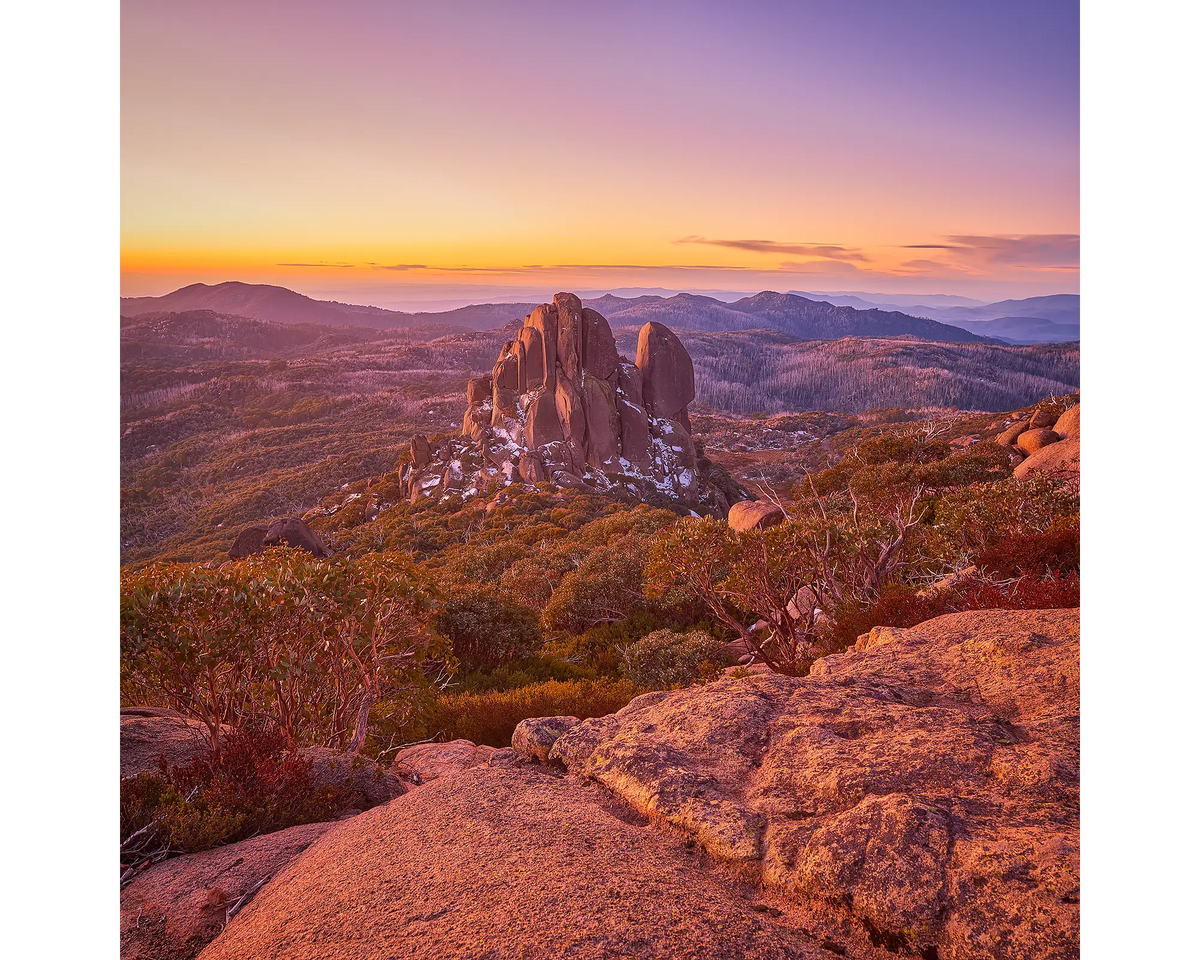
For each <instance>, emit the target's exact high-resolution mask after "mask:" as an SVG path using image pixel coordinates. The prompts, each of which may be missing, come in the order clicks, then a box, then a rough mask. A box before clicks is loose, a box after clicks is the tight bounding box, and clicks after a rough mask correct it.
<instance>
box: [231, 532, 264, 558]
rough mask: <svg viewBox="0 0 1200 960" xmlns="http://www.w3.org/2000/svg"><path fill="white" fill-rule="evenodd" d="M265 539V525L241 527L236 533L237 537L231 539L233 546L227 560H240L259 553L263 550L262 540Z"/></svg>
mask: <svg viewBox="0 0 1200 960" xmlns="http://www.w3.org/2000/svg"><path fill="white" fill-rule="evenodd" d="M266 537H267V525H266V524H265V523H256V524H253V525H251V526H249V527H242V529H241V530H239V531H238V533H237V536H236V537H234V538H233V546H231V547H230V548H229V559H230V560H241V559H243V558H244V557H249V556H253V555H254V554H256V553H261V552H262V550H263V540H265V539H266Z"/></svg>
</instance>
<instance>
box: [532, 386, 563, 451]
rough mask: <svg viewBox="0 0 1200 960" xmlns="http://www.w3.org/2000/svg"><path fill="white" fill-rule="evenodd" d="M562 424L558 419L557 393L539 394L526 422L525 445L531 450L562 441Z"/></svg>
mask: <svg viewBox="0 0 1200 960" xmlns="http://www.w3.org/2000/svg"><path fill="white" fill-rule="evenodd" d="M562 438H563V431H562V424H561V423H560V422H559V419H558V405H557V403H556V402H555V391H549V392H546V393H541V394H539V395H538V396H537V397H536V398H534V401H533V403H532V404H531V405H530V407H529V413H528V416H527V417H526V420H525V443H526V445H527V446H528V447H529V448H530V449H531V450H536V449H538V447H541V446H544V445H545V444H547V443H554V442H555V441H559V440H562Z"/></svg>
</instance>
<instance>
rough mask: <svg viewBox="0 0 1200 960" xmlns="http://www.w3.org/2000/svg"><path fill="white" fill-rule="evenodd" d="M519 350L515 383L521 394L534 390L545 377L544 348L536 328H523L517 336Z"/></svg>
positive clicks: (539, 332)
mask: <svg viewBox="0 0 1200 960" xmlns="http://www.w3.org/2000/svg"><path fill="white" fill-rule="evenodd" d="M517 343H518V344H519V345H520V350H519V352H518V354H517V383H518V389H520V391H521V392H522V393H525V392H526V391H528V390H536V389H537V388H538V387H540V386H541V385H542V382H543V380H544V379H545V376H546V368H545V366H544V364H545V348H544V347H543V346H542V334H541V331H540V330H538V329H537V328H536V327H523V328H522V329H521V332H520V334H519V335H518V336H517Z"/></svg>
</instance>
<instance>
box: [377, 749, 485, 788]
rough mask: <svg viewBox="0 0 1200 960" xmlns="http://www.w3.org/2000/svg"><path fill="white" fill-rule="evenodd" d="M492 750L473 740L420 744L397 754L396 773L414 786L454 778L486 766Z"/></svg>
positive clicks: (394, 763) (394, 762)
mask: <svg viewBox="0 0 1200 960" xmlns="http://www.w3.org/2000/svg"><path fill="white" fill-rule="evenodd" d="M492 750H493V748H492V747H479V746H476V745H475V744H473V743H472V742H471V741H470V740H451V741H450V742H449V743H419V744H417V745H416V746H412V747H406V748H405V749H403V750H401V751H400V752H399V753H398V754H396V759H395V760H393V761H392V770H393V771H394V772H395V773H396V774H397V776H399V777H400V778H401V779H402V780H406V781H408V782H409V783H411V784H413V785H414V786H420V785H421V784H423V783H428V782H429V781H430V780H437V779H438V778H439V777H453V776H457V775H458V774H460V773H462V772H463V771H464V770H469V769H471V768H472V767H476V766H479V765H480V764H482V763H485V762H486V761H487V760H488V759H489V757H490V756H491V751H492Z"/></svg>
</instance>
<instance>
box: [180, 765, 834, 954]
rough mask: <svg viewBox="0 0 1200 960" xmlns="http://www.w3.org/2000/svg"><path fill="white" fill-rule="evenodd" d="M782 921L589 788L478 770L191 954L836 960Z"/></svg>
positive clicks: (272, 894) (780, 911)
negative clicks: (200, 952)
mask: <svg viewBox="0 0 1200 960" xmlns="http://www.w3.org/2000/svg"><path fill="white" fill-rule="evenodd" d="M788 909H789V905H788V903H787V901H786V900H785V899H784V898H782V897H781V896H778V895H774V894H763V893H762V892H761V891H759V890H758V889H757V886H756V885H755V884H753V883H749V882H746V881H745V880H741V879H738V878H737V877H734V876H732V875H731V874H729V873H727V872H726V871H724V870H722V869H721V868H720V867H717V866H714V865H713V864H711V863H710V862H708V861H707V858H705V857H704V856H703V855H701V854H700V852H699V851H697V850H689V849H688V848H687V847H686V846H685V845H684V843H683V842H682V841H681V839H680V838H677V837H673V836H670V835H667V834H663V833H660V832H658V831H656V830H653V829H647V827H646V826H645V821H644V820H643V819H642V818H639V817H637V816H635V815H633V814H632V813H630V812H629V811H628V810H626V809H624V808H622V807H621V806H620V805H619V804H616V803H614V802H613V801H611V800H609V799H607V798H606V797H605V795H604V794H603V792H602V791H599V790H597V789H595V788H594V787H589V786H587V785H585V784H581V783H577V782H571V781H569V780H568V779H567V778H564V777H560V776H554V775H551V774H548V773H544V772H539V770H538V769H529V768H496V767H483V768H480V769H478V770H474V771H471V772H470V773H469V774H468V775H465V776H457V777H449V778H440V779H438V780H436V781H434V782H432V783H430V784H428V785H427V786H424V787H422V788H421V789H419V790H414V791H413V792H411V793H409V794H407V795H406V796H405V797H403V798H402V799H400V800H397V801H395V802H394V803H390V804H388V805H387V806H385V807H377V808H376V809H374V810H371V811H369V812H367V813H364V814H362V815H361V816H359V817H355V818H354V819H353V820H349V821H347V822H345V823H343V824H341V825H339V826H338V827H337V828H335V829H334V830H331V831H330V832H329V833H328V834H326V835H325V836H324V837H323V838H322V839H321V840H319V841H318V842H317V843H315V844H313V846H312V847H311V848H310V849H309V850H308V851H307V852H306V853H304V854H303V855H301V856H300V857H298V858H297V859H296V860H294V861H293V862H292V863H291V864H290V865H289V866H288V867H286V868H285V869H284V871H283V872H282V873H281V874H280V875H279V876H277V877H276V878H275V879H274V880H273V881H271V883H269V884H268V885H267V886H266V887H265V888H264V889H263V890H262V891H261V892H259V893H258V895H257V896H256V897H255V898H254V900H252V901H251V902H250V904H249V905H248V906H247V907H245V909H243V910H242V911H241V912H240V913H239V914H238V915H237V916H236V917H234V919H233V921H232V922H231V923H230V924H229V926H228V927H227V928H226V929H225V931H224V932H223V933H222V934H221V935H220V936H219V937H218V938H217V939H216V940H214V941H213V942H212V943H211V944H210V945H209V946H208V947H207V949H206V950H205V951H204V953H203V954H201V956H202V957H203V958H204V960H234V958H238V960H384V958H388V960H391V958H401V957H403V958H405V960H427V958H428V960H435V958H436V960H450V958H476V960H483V958H496V960H501V958H518V957H520V958H526V960H551V958H562V957H569V958H573V960H600V958H618V957H638V958H661V960H668V958H669V960H682V958H710V960H727V958H732V957H739V958H740V957H747V958H777V960H785V958H800V960H806V958H811V960H817V958H822V960H833V957H834V956H835V953H831V952H829V951H827V950H825V949H822V948H821V947H820V946H819V944H818V942H816V941H815V940H814V938H813V937H811V936H809V935H807V934H805V933H804V932H803V931H802V930H801V929H800V927H799V925H798V924H796V923H794V922H792V921H791V920H790V918H789V916H788V912H787V911H788ZM830 946H831V947H839V945H838V944H835V943H831V944H830ZM839 949H840V947H839Z"/></svg>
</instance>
